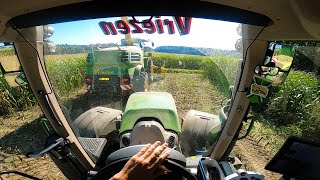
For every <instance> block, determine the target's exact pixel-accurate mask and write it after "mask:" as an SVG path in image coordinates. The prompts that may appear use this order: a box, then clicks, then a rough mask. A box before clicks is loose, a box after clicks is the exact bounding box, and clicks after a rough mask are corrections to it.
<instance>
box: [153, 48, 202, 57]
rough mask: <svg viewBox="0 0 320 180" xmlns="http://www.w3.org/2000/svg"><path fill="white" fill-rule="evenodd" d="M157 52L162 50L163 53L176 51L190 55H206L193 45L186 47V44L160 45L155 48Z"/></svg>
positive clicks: (175, 52)
mask: <svg viewBox="0 0 320 180" xmlns="http://www.w3.org/2000/svg"><path fill="white" fill-rule="evenodd" d="M154 51H155V52H162V53H174V54H190V55H198V56H205V54H203V53H202V52H200V51H199V50H197V49H195V48H193V47H186V46H159V47H156V48H155V49H154Z"/></svg>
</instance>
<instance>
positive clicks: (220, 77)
mask: <svg viewBox="0 0 320 180" xmlns="http://www.w3.org/2000/svg"><path fill="white" fill-rule="evenodd" d="M149 18H150V17H135V20H134V19H132V18H131V17H118V18H103V19H93V20H84V21H76V22H68V23H60V24H52V25H51V27H52V28H53V29H54V33H53V34H52V33H51V34H52V36H51V37H48V36H45V38H46V39H45V40H46V42H50V43H46V46H45V47H46V48H45V61H46V70H47V72H48V74H49V79H50V81H51V84H52V86H53V88H54V91H55V93H56V95H57V97H58V99H59V103H60V105H61V108H62V110H63V112H64V114H65V117H66V118H67V120H68V122H69V123H70V125H71V127H72V128H73V131H74V133H75V134H76V136H77V137H78V139H79V141H80V143H81V144H82V145H83V146H84V148H85V149H86V150H87V151H88V152H89V153H90V154H91V155H92V158H93V159H98V158H99V156H101V151H100V152H98V151H93V150H92V148H90V147H89V146H88V142H89V141H90V140H92V138H95V139H98V140H99V142H101V143H100V144H99V145H101V146H106V148H105V149H118V148H119V147H120V148H121V147H126V146H129V145H136V144H144V143H148V142H149V141H150V143H152V142H151V141H155V140H161V141H164V142H167V143H168V144H169V146H170V147H172V148H176V149H179V150H181V151H182V152H183V153H184V154H185V155H187V156H190V155H195V154H197V153H199V152H200V153H201V152H202V153H203V152H204V153H211V152H212V150H213V148H214V144H215V142H216V141H217V139H218V138H219V136H220V133H221V131H222V129H223V126H224V124H225V121H226V114H227V110H228V108H227V107H225V106H226V104H227V103H226V102H227V99H228V98H230V95H231V90H230V89H231V88H230V87H231V86H233V85H234V83H235V80H236V73H237V68H238V64H239V60H240V59H242V50H241V48H239V47H237V46H236V44H237V42H238V41H237V40H238V39H239V38H241V32H239V24H237V23H230V22H222V21H214V20H208V19H199V18H184V17H171V16H170V17H165V16H155V17H153V18H152V19H151V20H150V21H149ZM237 30H238V31H237ZM236 47H237V49H236ZM148 128H149V129H148ZM191 137H192V138H191ZM90 138H91V139H90ZM178 143H179V144H180V143H181V146H180V145H179V144H178ZM191 147H192V148H191ZM111 151H112V150H111ZM109 153H110V152H109Z"/></svg>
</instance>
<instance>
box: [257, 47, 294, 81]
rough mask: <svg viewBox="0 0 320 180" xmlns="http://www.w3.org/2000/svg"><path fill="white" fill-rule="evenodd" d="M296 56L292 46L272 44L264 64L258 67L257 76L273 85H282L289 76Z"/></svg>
mask: <svg viewBox="0 0 320 180" xmlns="http://www.w3.org/2000/svg"><path fill="white" fill-rule="evenodd" d="M294 54H295V50H294V48H293V47H292V46H290V45H285V44H284V45H280V44H276V43H275V42H270V43H269V47H268V49H267V52H266V56H265V61H264V64H263V65H258V66H256V68H255V69H254V72H255V75H256V76H258V77H260V78H261V79H263V80H265V81H268V82H271V83H272V84H273V85H280V84H282V83H283V82H284V81H285V80H286V78H287V76H288V74H289V71H290V69H291V65H292V61H293V57H294Z"/></svg>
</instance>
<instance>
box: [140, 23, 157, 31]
mask: <svg viewBox="0 0 320 180" xmlns="http://www.w3.org/2000/svg"><path fill="white" fill-rule="evenodd" d="M142 27H143V28H146V29H144V32H146V33H147V34H153V33H155V32H156V27H155V25H154V23H153V22H152V21H149V20H144V21H143V23H142Z"/></svg>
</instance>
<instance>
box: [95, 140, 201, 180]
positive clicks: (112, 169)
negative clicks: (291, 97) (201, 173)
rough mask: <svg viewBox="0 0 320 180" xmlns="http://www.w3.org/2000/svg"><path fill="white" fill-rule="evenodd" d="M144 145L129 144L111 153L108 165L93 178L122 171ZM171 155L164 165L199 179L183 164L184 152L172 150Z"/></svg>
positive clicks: (109, 175)
mask: <svg viewBox="0 0 320 180" xmlns="http://www.w3.org/2000/svg"><path fill="white" fill-rule="evenodd" d="M143 147H144V145H135V146H129V147H126V148H122V149H119V150H117V151H115V152H113V153H111V154H110V155H109V157H108V158H107V166H106V167H104V168H102V169H101V170H100V171H99V172H98V173H97V174H96V175H94V176H93V177H92V180H99V179H110V178H111V177H112V176H113V175H115V174H116V173H118V172H120V171H121V169H122V168H123V166H124V165H125V164H126V163H127V161H129V159H130V158H131V157H132V156H134V155H135V154H136V153H137V152H139V151H140V150H141V149H142V148H143ZM171 155H172V156H171ZM170 156H171V157H170ZM170 156H169V157H168V158H167V159H166V160H165V161H164V162H163V163H162V165H164V166H165V167H166V168H168V169H170V170H171V171H172V173H174V172H179V173H180V174H181V175H182V176H183V177H185V178H186V179H188V180H197V178H196V177H195V176H194V175H193V174H191V172H190V171H189V170H187V169H186V168H185V167H183V166H182V165H181V164H183V162H181V156H183V154H182V153H180V152H178V151H176V150H171V154H170ZM183 157H184V156H183ZM175 161H176V162H175ZM184 163H185V162H184Z"/></svg>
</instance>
